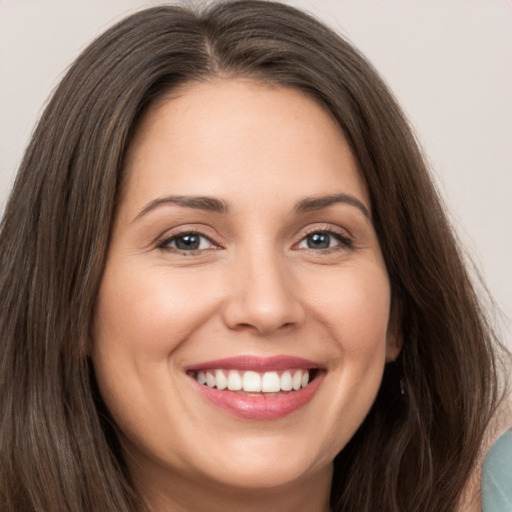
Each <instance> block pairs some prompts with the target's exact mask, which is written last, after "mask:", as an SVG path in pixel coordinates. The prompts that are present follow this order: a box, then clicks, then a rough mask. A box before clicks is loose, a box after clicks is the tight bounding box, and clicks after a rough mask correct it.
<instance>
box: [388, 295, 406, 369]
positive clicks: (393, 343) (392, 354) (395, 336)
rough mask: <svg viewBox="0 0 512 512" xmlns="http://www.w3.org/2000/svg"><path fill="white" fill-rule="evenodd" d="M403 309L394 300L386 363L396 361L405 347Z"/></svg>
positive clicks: (389, 326)
mask: <svg viewBox="0 0 512 512" xmlns="http://www.w3.org/2000/svg"><path fill="white" fill-rule="evenodd" d="M401 319H402V315H401V308H400V307H399V304H398V303H397V301H396V300H393V303H392V305H391V311H390V314H389V324H388V332H387V336H386V362H387V363H390V362H393V361H396V359H397V357H398V356H399V355H400V351H401V350H402V346H403V335H402V332H403V331H402V322H401Z"/></svg>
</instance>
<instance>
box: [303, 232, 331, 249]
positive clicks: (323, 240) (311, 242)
mask: <svg viewBox="0 0 512 512" xmlns="http://www.w3.org/2000/svg"><path fill="white" fill-rule="evenodd" d="M329 242H330V236H329V235H328V234H326V233H313V234H312V235H309V236H308V247H309V248H310V249H327V248H328V247H329Z"/></svg>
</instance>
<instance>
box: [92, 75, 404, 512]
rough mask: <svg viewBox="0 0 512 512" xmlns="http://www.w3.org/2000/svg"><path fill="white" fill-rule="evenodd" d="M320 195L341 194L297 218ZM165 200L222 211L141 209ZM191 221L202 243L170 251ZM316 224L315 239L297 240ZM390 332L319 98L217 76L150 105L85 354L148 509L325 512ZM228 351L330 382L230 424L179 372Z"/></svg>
mask: <svg viewBox="0 0 512 512" xmlns="http://www.w3.org/2000/svg"><path fill="white" fill-rule="evenodd" d="M333 194H345V195H348V196H350V197H351V198H353V201H352V203H354V204H350V203H346V202H338V203H334V204H330V205H329V206H324V207H321V208H317V209H312V210H309V211H302V212H298V211H297V210H296V206H297V204H298V203H299V202H300V201H302V200H304V199H308V198H309V199H311V198H312V197H314V198H317V197H323V196H332V195H333ZM171 195H173V196H175V195H179V196H183V197H185V196H186V197H188V196H209V197H214V198H216V199H219V200H222V201H224V202H225V203H226V204H227V205H228V207H229V212H228V213H220V212H211V211H205V210H203V209H200V208H191V207H186V206H183V205H177V204H171V203H166V202H162V203H160V204H158V206H155V203H152V202H154V201H155V200H157V201H158V200H159V199H161V198H165V197H168V196H171ZM356 201H358V202H359V203H360V204H361V205H363V208H361V207H360V206H357V205H355V202H356ZM151 204H152V205H153V206H154V207H153V208H151V209H149V210H148V205H151ZM363 209H366V210H367V212H368V215H366V214H365V213H364V211H363ZM191 231H193V232H199V233H201V234H202V235H203V236H204V237H205V238H201V245H200V248H199V249H197V250H194V251H188V252H184V251H180V250H178V249H177V248H176V240H177V239H176V236H178V235H181V236H182V235H183V233H186V232H191ZM326 231H329V232H333V233H332V234H330V235H328V237H327V240H328V247H326V248H316V246H313V248H311V247H309V246H308V240H310V239H311V233H318V232H326ZM173 236H174V237H175V238H172V237H173ZM308 236H309V238H308ZM347 240H348V242H347ZM166 241H167V242H166ZM393 325H394V322H390V285H389V280H388V275H387V271H386V268H385V265H384V262H383V259H382V255H381V251H380V248H379V244H378V240H377V236H376V233H375V231H374V228H373V225H372V222H371V207H370V202H369V198H368V193H367V190H366V186H365V183H364V181H363V179H362V178H361V175H360V173H359V171H358V168H357V165H356V162H355V161H354V158H353V156H352V154H351V151H350V149H349V147H348V145H347V142H346V140H345V138H344V136H343V134H342V132H341V131H340V129H339V128H338V126H337V125H336V123H335V122H334V120H333V119H332V118H331V117H330V115H329V114H328V113H327V112H326V111H325V110H324V109H323V108H322V107H320V106H319V105H318V104H317V103H316V102H315V101H313V100H312V99H310V98H309V97H307V96H305V95H304V94H302V93H301V92H298V91H296V90H293V89H290V88H284V87H271V86H269V85H265V84H261V83H257V82H253V81H249V80H231V79H230V80H227V79H226V80H214V81H209V82H206V83H194V84H188V85H186V86H183V87H181V88H180V89H179V90H177V91H174V92H173V94H172V96H168V97H166V98H164V99H160V100H159V101H158V102H157V103H156V104H154V105H153V106H152V107H151V108H150V110H149V111H148V112H147V113H146V115H145V117H144V118H143V120H142V122H141V124H140V126H139V127H138V130H137V132H136V134H135V137H134V140H133V141H132V143H131V146H130V149H129V152H128V157H127V161H126V168H125V174H124V183H123V186H122V192H121V195H120V201H119V208H118V211H117V215H116V217H115V219H114V225H113V232H112V239H111V246H110V249H109V252H108V255H107V262H106V267H105V271H104V275H103V278H102V282H101V287H100V293H99V298H98V303H97V310H96V316H95V336H94V343H93V353H92V357H93V361H94V366H95V370H96V375H97V379H98V384H99V387H100V390H101V393H102V395H103V398H104V400H105V403H106V404H107V406H108V408H109V410H110V411H111V413H112V416H113V418H114V420H115V421H116V423H117V426H118V429H119V431H120V437H121V442H122V446H123V450H124V452H125V456H126V460H127V464H128V468H129V471H130V473H131V475H132V477H133V479H134V481H135V484H136V486H138V488H139V490H140V492H141V493H142V495H143V496H145V497H146V499H147V501H148V503H150V505H151V506H152V510H155V511H191V510H193V511H196V512H197V511H199V512H201V511H203V510H204V511H206V510H208V511H217V510H219V511H221V510H222V511H239V510H244V511H252V510H262V509H265V510H267V511H274V510H275V511H277V510H279V511H281V512H282V511H288V510H289V511H292V510H293V511H294V512H297V511H299V512H300V511H308V512H312V511H318V512H321V511H326V510H329V504H328V501H329V490H330V481H331V476H332V461H333V459H334V457H335V456H336V454H337V453H338V452H339V451H340V450H341V449H342V448H343V447H344V446H345V444H346V443H347V442H348V440H349V439H350V438H351V437H352V436H353V434H354V433H355V431H356V430H357V428H358V427H359V425H360V424H361V423H362V421H363V419H364V418H365V416H366V414H367V412H368V411H369V409H370V407H371V404H372V403H373V401H374V398H375V396H376V393H377V391H378V388H379V385H380V382H381V378H382V372H383V368H384V365H385V362H386V361H390V360H394V359H395V358H396V357H397V355H398V353H399V350H400V336H399V335H398V334H397V333H396V330H395V329H394V327H393ZM241 355H250V356H260V357H268V356H275V355H290V356H297V357H302V358H306V359H309V360H313V361H315V362H318V363H319V364H320V365H322V367H323V368H324V369H325V376H324V378H323V381H322V382H321V385H320V386H319V388H318V390H317V392H316V394H315V395H314V396H313V398H312V399H311V401H310V402H309V403H308V404H306V405H305V406H304V407H302V408H301V409H299V410H297V411H294V412H293V413H292V414H290V415H288V416H285V417H283V418H280V419H274V420H259V421H258V420H248V419H244V418H239V417H236V416H234V415H232V414H231V413H229V412H226V411H225V410H222V409H219V408H218V407H217V406H215V405H213V404H211V403H210V402H209V401H207V400H206V399H205V398H204V397H203V396H202V394H201V393H200V392H198V390H197V384H196V382H195V381H194V380H193V379H192V378H191V377H190V376H188V375H187V374H186V372H185V368H187V367H189V366H190V365H193V364H198V363H202V362H205V361H211V360H215V359H220V358H226V357H233V356H241Z"/></svg>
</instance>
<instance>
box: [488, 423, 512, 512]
mask: <svg viewBox="0 0 512 512" xmlns="http://www.w3.org/2000/svg"><path fill="white" fill-rule="evenodd" d="M482 509H483V512H512V429H511V430H507V432H505V433H504V434H503V435H502V436H501V437H500V438H499V439H498V440H497V441H496V442H495V443H494V445H493V446H492V448H491V450H490V451H489V453H488V455H487V457H486V458H485V462H484V467H483V471H482Z"/></svg>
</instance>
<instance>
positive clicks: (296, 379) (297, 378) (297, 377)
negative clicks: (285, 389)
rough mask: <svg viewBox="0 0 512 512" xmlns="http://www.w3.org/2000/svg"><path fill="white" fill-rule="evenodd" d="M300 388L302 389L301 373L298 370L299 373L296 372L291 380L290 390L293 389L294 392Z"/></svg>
mask: <svg viewBox="0 0 512 512" xmlns="http://www.w3.org/2000/svg"><path fill="white" fill-rule="evenodd" d="M301 387H302V372H301V371H300V370H299V371H296V372H295V373H294V374H293V378H292V388H293V389H294V390H295V391H298V390H299V389H300V388H301Z"/></svg>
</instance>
